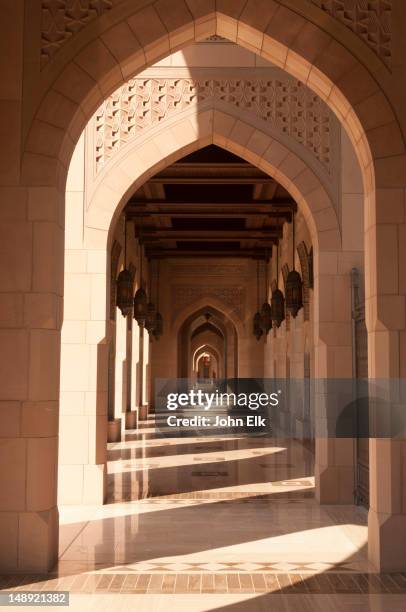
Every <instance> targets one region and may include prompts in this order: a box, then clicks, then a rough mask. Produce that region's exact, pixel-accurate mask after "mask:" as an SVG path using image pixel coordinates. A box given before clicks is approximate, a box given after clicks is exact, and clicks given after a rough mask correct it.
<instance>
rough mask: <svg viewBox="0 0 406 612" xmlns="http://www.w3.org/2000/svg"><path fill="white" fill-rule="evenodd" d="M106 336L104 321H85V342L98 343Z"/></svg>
mask: <svg viewBox="0 0 406 612" xmlns="http://www.w3.org/2000/svg"><path fill="white" fill-rule="evenodd" d="M105 337H106V323H105V321H87V322H86V344H98V343H99V342H102V341H104V339H105Z"/></svg>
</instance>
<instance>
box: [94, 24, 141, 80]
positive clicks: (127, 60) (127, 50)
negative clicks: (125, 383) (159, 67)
mask: <svg viewBox="0 0 406 612" xmlns="http://www.w3.org/2000/svg"><path fill="white" fill-rule="evenodd" d="M101 38H102V40H103V42H104V44H105V45H106V47H107V48H108V49H109V51H110V52H111V54H112V55H113V56H114V57H115V59H116V60H117V62H118V63H119V64H120V66H121V71H122V73H123V76H124V77H132V76H133V75H134V74H136V72H139V70H140V68H142V67H143V66H144V65H145V63H146V60H145V55H144V51H143V49H142V48H141V46H140V43H139V42H138V40H137V39H136V37H135V36H134V33H133V32H132V30H131V28H130V27H129V25H128V24H127V23H126V22H121V23H118V24H117V25H115V26H113V27H112V28H110V29H109V30H107V32H104V33H103V34H102V36H101Z"/></svg>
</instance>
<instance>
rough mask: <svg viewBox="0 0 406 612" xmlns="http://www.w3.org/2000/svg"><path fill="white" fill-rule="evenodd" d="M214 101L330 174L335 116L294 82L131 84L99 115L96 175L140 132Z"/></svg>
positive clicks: (188, 80) (170, 80)
mask: <svg viewBox="0 0 406 612" xmlns="http://www.w3.org/2000/svg"><path fill="white" fill-rule="evenodd" d="M210 100H211V101H213V103H214V104H215V103H216V102H222V103H226V104H230V105H233V106H236V107H237V108H238V109H241V111H243V112H250V113H253V114H254V115H255V116H256V117H258V118H260V119H262V120H263V121H264V122H267V123H268V124H272V126H273V127H274V128H276V129H277V130H278V131H280V132H282V134H284V135H286V136H289V137H290V138H293V139H294V140H295V141H296V142H298V143H299V144H301V145H302V146H304V147H306V149H308V150H310V153H311V154H312V155H313V156H314V157H315V158H316V159H317V160H318V162H319V163H320V164H321V165H322V166H323V167H324V169H325V170H326V171H327V173H328V174H330V171H331V162H332V157H331V147H332V145H331V124H332V121H333V118H332V114H331V112H330V111H329V109H328V107H327V106H326V104H325V103H324V102H323V101H322V100H321V99H320V98H319V97H318V96H317V95H316V94H315V93H314V92H312V91H311V90H310V89H309V88H308V87H306V86H305V85H303V84H302V83H300V82H299V81H297V80H295V79H293V78H283V79H282V78H281V79H279V78H267V79H252V80H251V79H241V78H230V79H224V80H223V79H221V80H220V79H216V78H207V79H204V78H202V79H200V78H197V79H191V78H152V77H150V78H136V79H131V80H130V81H128V82H127V83H126V84H125V85H123V87H121V88H120V89H118V90H117V91H116V92H115V93H114V94H112V95H111V96H110V97H109V98H108V99H107V100H106V101H105V102H104V103H103V105H102V106H101V107H100V108H99V109H98V111H97V113H96V119H95V132H96V134H95V156H96V172H98V171H100V170H101V168H102V167H103V166H104V165H105V164H106V162H107V161H108V160H109V159H110V158H111V157H112V156H113V155H114V154H115V153H116V152H117V151H119V150H120V148H122V147H123V146H124V145H125V144H127V142H129V141H130V140H131V139H132V138H135V137H136V136H137V135H138V134H139V133H140V132H141V131H142V130H144V129H146V128H148V127H152V126H153V125H155V124H157V123H159V122H161V121H163V120H164V119H166V118H167V117H168V116H170V115H172V114H174V113H176V112H179V111H182V110H184V109H186V108H189V107H191V106H193V105H194V106H196V105H197V104H199V103H203V102H206V101H210Z"/></svg>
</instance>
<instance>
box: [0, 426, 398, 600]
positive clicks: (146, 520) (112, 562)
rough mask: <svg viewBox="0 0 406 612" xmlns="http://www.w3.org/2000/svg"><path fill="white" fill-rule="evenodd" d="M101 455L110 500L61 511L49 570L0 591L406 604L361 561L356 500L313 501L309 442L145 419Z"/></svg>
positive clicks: (7, 582)
mask: <svg viewBox="0 0 406 612" xmlns="http://www.w3.org/2000/svg"><path fill="white" fill-rule="evenodd" d="M108 454H109V463H108V503H107V504H106V505H105V506H103V507H94V508H93V507H80V508H76V507H64V508H61V509H60V520H61V527H60V558H59V562H58V565H57V567H56V568H55V569H54V571H53V572H52V574H51V575H49V576H46V577H45V576H42V577H41V576H25V577H24V576H19V577H3V578H2V579H0V580H1V582H0V588H1V589H2V590H10V589H16V590H24V589H31V590H67V591H70V593H71V604H70V608H71V609H78V610H83V609H89V610H93V609H94V610H130V609H135V607H136V609H137V610H161V609H165V610H168V609H169V610H176V611H177V610H193V611H195V610H196V611H197V610H230V612H232V611H234V610H270V609H271V610H276V611H279V610H281V611H282V610H283V611H284V612H286V611H288V610H301V611H302V610H303V611H307V610H309V611H310V610H312V611H315V610H316V611H317V610H323V612H329V611H330V610H331V611H336V610H337V611H340V612H341V610H354V611H355V610H357V611H360V610H374V611H375V610H376V611H381V610H382V611H390V612H396V611H398V610H399V611H400V610H402V611H404V610H405V609H406V575H404V574H391V575H377V574H375V573H374V571H373V569H372V568H371V567H370V566H369V565H368V560H367V555H366V545H367V527H366V519H367V516H366V512H365V510H363V509H362V508H357V507H354V506H319V505H318V504H317V502H316V501H315V499H314V477H313V453H312V449H311V447H309V446H308V445H303V444H302V443H300V442H299V441H295V440H284V439H269V438H265V437H261V436H258V437H237V436H235V437H214V436H212V437H196V438H175V437H174V438H162V437H160V436H159V435H158V434H157V432H156V430H155V426H154V421H153V420H150V421H148V422H144V423H141V426H140V428H139V429H138V430H137V431H128V432H126V434H125V438H124V439H123V441H122V442H120V443H115V444H109V449H108Z"/></svg>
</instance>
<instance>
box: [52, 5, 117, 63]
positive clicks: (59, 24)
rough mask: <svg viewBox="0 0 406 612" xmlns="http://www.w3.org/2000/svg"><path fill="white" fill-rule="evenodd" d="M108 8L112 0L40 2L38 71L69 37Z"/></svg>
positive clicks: (111, 6) (110, 6)
mask: <svg viewBox="0 0 406 612" xmlns="http://www.w3.org/2000/svg"><path fill="white" fill-rule="evenodd" d="M111 8H113V3H112V0H42V3H41V68H43V67H44V66H45V65H46V64H47V63H48V61H49V60H50V59H51V58H52V57H53V56H54V55H55V53H57V52H58V51H59V49H60V48H61V47H62V45H64V44H65V43H66V42H67V41H68V40H70V39H71V38H72V36H74V35H75V34H77V33H78V32H79V31H80V30H82V29H83V28H84V27H85V26H86V25H87V24H88V23H90V22H91V21H93V19H96V17H100V16H101V15H103V13H105V12H106V11H108V10H110V9H111Z"/></svg>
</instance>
